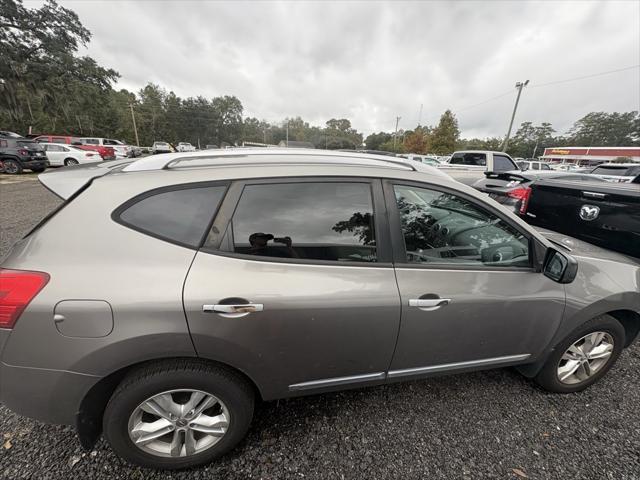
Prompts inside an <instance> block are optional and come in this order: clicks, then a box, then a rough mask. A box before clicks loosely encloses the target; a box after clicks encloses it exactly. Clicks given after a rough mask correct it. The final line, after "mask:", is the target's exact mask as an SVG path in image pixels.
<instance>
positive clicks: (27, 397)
mask: <svg viewBox="0 0 640 480" xmlns="http://www.w3.org/2000/svg"><path fill="white" fill-rule="evenodd" d="M98 380H100V378H99V377H95V376H93V375H83V374H79V373H73V372H66V371H61V370H48V369H43V368H29V367H16V366H12V365H7V364H6V363H4V362H2V363H0V401H1V402H2V403H3V404H4V405H5V406H6V407H7V408H9V409H10V410H12V411H14V412H15V413H18V414H20V415H24V416H26V417H31V418H34V419H36V420H40V421H42V422H47V423H58V424H64V425H75V423H76V415H77V413H78V410H79V408H80V403H81V402H82V399H83V398H84V396H85V395H86V393H87V392H88V391H89V389H90V388H91V387H92V386H93V385H95V383H96V382H97V381H98Z"/></svg>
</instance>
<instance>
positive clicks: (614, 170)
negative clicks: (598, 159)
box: [591, 165, 628, 176]
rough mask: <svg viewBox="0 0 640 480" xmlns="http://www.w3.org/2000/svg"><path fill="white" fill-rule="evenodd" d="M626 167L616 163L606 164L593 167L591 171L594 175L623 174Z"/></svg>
mask: <svg viewBox="0 0 640 480" xmlns="http://www.w3.org/2000/svg"><path fill="white" fill-rule="evenodd" d="M627 169H628V167H623V166H616V165H606V166H602V167H596V168H594V169H593V170H592V171H591V173H594V174H596V175H618V176H624V175H626V173H627Z"/></svg>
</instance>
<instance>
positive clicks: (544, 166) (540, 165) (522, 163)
mask: <svg viewBox="0 0 640 480" xmlns="http://www.w3.org/2000/svg"><path fill="white" fill-rule="evenodd" d="M516 164H517V165H518V167H520V170H523V171H524V170H552V168H551V165H549V164H548V163H547V162H539V161H537V160H516Z"/></svg>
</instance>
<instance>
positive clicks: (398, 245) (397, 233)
mask: <svg viewBox="0 0 640 480" xmlns="http://www.w3.org/2000/svg"><path fill="white" fill-rule="evenodd" d="M395 185H398V186H403V187H416V188H424V189H427V190H434V191H437V192H442V193H448V194H450V195H455V196H458V197H461V198H464V199H465V200H468V201H470V202H472V203H473V204H474V205H476V206H478V207H479V208H481V209H483V210H486V211H488V212H489V213H491V214H493V215H495V216H497V217H498V218H500V220H502V221H503V222H506V223H507V224H508V225H509V226H510V227H511V228H513V229H514V230H516V231H517V232H519V233H521V234H522V235H523V236H524V237H525V238H526V239H527V241H528V242H527V243H528V249H529V266H528V267H515V266H509V267H498V266H491V265H483V264H482V263H478V264H476V265H468V264H467V265H458V264H455V263H446V262H445V263H434V264H427V263H410V262H407V250H406V245H405V241H404V235H403V233H402V222H401V220H400V212H399V211H398V204H397V202H396V194H395V190H394V189H393V187H394V186H395ZM383 192H384V196H385V201H386V204H387V211H388V212H389V213H388V216H389V228H390V233H391V242H392V245H393V263H394V265H395V267H396V268H413V269H415V268H417V269H425V270H469V271H483V272H486V271H489V272H491V271H497V272H535V271H536V270H535V265H536V256H535V244H534V242H535V238H534V237H533V235H531V233H530V232H528V231H527V230H525V229H523V228H522V227H521V226H520V225H517V224H514V223H513V222H512V221H511V220H510V219H509V218H508V217H507V216H506V215H505V214H504V213H503V212H501V211H500V210H498V209H496V208H495V207H493V206H491V205H488V204H487V203H485V202H483V201H482V200H479V199H477V198H475V197H473V196H472V195H469V194H466V193H465V192H462V191H459V190H456V189H453V188H449V187H445V186H442V185H438V184H434V183H426V182H416V181H411V180H401V179H385V180H383Z"/></svg>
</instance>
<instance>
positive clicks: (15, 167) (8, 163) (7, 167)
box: [2, 158, 22, 175]
mask: <svg viewBox="0 0 640 480" xmlns="http://www.w3.org/2000/svg"><path fill="white" fill-rule="evenodd" d="M2 165H3V170H4V173H8V174H9V175H16V174H18V173H22V165H20V164H19V163H18V162H16V161H15V160H11V159H10V158H8V159H6V160H3V161H2Z"/></svg>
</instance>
